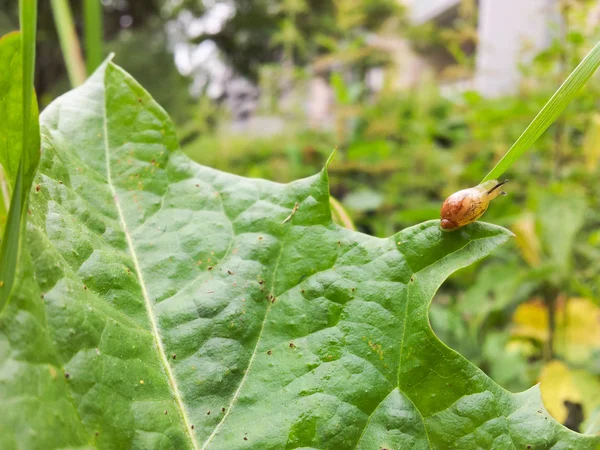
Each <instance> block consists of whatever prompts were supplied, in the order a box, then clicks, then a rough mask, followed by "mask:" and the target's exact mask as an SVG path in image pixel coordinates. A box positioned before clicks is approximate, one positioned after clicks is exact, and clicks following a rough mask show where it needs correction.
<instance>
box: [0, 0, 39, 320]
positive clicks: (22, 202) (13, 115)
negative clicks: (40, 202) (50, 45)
mask: <svg viewBox="0 0 600 450" xmlns="http://www.w3.org/2000/svg"><path fill="white" fill-rule="evenodd" d="M19 8H20V21H21V25H22V28H23V32H22V34H19V33H10V34H8V35H6V36H4V37H2V38H0V68H1V70H0V164H1V165H2V167H3V176H4V177H5V179H4V180H0V182H2V183H5V186H3V188H6V189H3V190H5V191H6V195H5V192H3V206H4V207H3V208H2V209H4V210H6V206H7V204H8V203H9V201H8V197H9V195H8V191H9V189H8V187H9V186H10V187H11V188H12V191H13V192H12V195H11V196H10V210H9V211H8V214H7V217H6V225H5V226H4V220H5V218H4V217H0V220H2V222H3V223H2V226H1V227H0V228H2V233H3V234H2V242H1V243H0V313H2V311H3V310H4V308H5V306H6V303H7V302H8V297H9V295H10V292H11V290H12V287H13V284H14V280H15V266H16V264H17V259H18V254H19V252H20V250H21V249H22V246H23V235H24V233H25V222H26V216H27V203H28V196H29V195H28V194H29V188H30V187H31V183H32V181H33V177H34V175H35V171H36V168H37V164H38V161H39V159H40V130H39V123H38V109H37V101H36V98H35V93H34V92H33V70H34V60H35V25H36V2H32V1H28V2H20V5H19ZM21 37H22V38H21ZM23 54H24V55H25V57H23ZM25 119H27V120H25Z"/></svg>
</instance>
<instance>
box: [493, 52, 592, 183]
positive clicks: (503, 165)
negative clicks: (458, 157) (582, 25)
mask: <svg viewBox="0 0 600 450" xmlns="http://www.w3.org/2000/svg"><path fill="white" fill-rule="evenodd" d="M598 66H600V42H599V43H598V44H596V46H595V47H594V48H593V49H592V50H591V51H590V52H589V53H588V54H587V56H586V57H585V58H584V59H583V60H582V61H581V62H580V63H579V65H578V66H577V67H576V68H575V70H574V71H573V72H572V73H571V75H569V77H568V78H567V79H566V80H565V82H564V83H563V84H562V85H561V86H560V87H559V88H558V90H557V91H556V92H555V93H554V95H553V96H552V97H551V98H550V100H548V103H546V104H545V105H544V107H543V108H542V110H541V111H540V112H539V113H538V115H537V116H535V118H534V119H533V121H532V122H531V123H530V124H529V126H528V127H527V128H526V129H525V131H524V132H523V134H521V136H519V139H517V141H516V142H515V143H514V144H513V146H512V147H511V148H510V149H509V150H508V152H506V154H505V155H504V156H503V157H502V159H501V160H500V161H498V163H497V164H496V166H495V167H494V168H493V169H492V170H491V171H490V173H488V174H487V175H486V176H485V178H484V179H483V181H487V180H494V179H498V178H499V177H500V176H501V175H502V174H503V173H504V172H506V170H508V169H509V168H510V166H512V165H513V164H514V163H515V161H516V160H517V159H519V158H520V157H521V156H522V155H523V153H524V152H525V150H527V149H529V148H530V147H531V146H532V145H533V144H534V143H535V141H536V140H537V139H538V138H539V137H540V136H541V135H542V133H544V131H546V130H547V129H548V127H549V126H550V125H552V123H553V122H554V121H555V120H556V119H557V118H558V116H559V115H560V114H561V113H562V112H563V111H564V110H565V108H566V107H567V106H568V105H569V103H571V100H573V98H574V97H575V95H576V94H577V92H578V91H579V90H580V89H581V88H582V87H583V85H584V84H585V83H587V81H588V80H589V79H590V77H591V76H592V75H593V74H594V72H595V71H596V69H598Z"/></svg>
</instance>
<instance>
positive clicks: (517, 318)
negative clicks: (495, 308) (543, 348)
mask: <svg viewBox="0 0 600 450" xmlns="http://www.w3.org/2000/svg"><path fill="white" fill-rule="evenodd" d="M598 324H600V308H599V307H598V306H596V305H595V304H594V303H593V302H592V301H590V300H588V299H585V298H570V299H568V301H564V300H563V301H560V302H559V303H558V305H557V308H556V329H555V331H554V348H555V351H556V354H557V355H559V356H560V357H561V358H562V359H563V360H565V361H569V362H571V363H579V364H581V363H585V362H587V361H589V360H590V358H591V357H592V355H593V354H594V353H596V352H597V351H598V350H599V349H600V326H598ZM512 336H513V338H518V339H531V340H533V341H535V342H538V343H540V344H543V343H546V342H548V339H549V325H548V309H547V307H546V305H545V304H544V303H543V302H541V301H537V300H534V301H530V302H528V303H523V304H521V305H519V307H518V308H517V309H516V311H515V313H514V315H513V329H512Z"/></svg>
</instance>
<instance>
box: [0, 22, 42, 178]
mask: <svg viewBox="0 0 600 450" xmlns="http://www.w3.org/2000/svg"><path fill="white" fill-rule="evenodd" d="M0 67H1V68H2V70H0V165H1V166H2V168H3V169H4V174H5V176H6V178H7V181H8V185H9V186H10V188H11V190H12V189H14V186H15V181H16V179H17V172H18V171H19V162H20V161H21V155H22V153H23V106H22V105H23V70H22V58H21V35H20V34H19V33H18V32H14V33H10V34H7V35H6V36H3V37H1V38H0ZM29 130H30V131H29V134H28V136H30V138H29V139H28V143H27V146H28V151H27V152H26V161H25V172H26V173H28V172H29V173H30V176H32V175H33V173H31V172H32V170H35V167H36V166H37V162H38V158H39V148H40V138H39V135H40V131H39V124H38V109H37V101H36V100H35V96H34V98H33V101H32V104H31V119H30V120H29ZM28 188H29V187H28Z"/></svg>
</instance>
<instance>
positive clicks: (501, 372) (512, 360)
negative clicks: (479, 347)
mask: <svg viewBox="0 0 600 450" xmlns="http://www.w3.org/2000/svg"><path fill="white" fill-rule="evenodd" d="M524 351H525V349H523V348H515V347H511V345H510V344H509V343H508V336H507V335H506V333H504V332H491V333H489V334H488V335H487V336H486V339H485V341H484V344H483V355H484V356H485V358H486V361H487V362H488V370H487V372H488V373H489V375H490V376H491V377H492V379H493V380H494V381H495V382H496V383H498V384H500V385H501V386H502V387H504V388H505V389H508V390H509V391H511V392H519V391H522V390H523V389H525V388H526V387H527V386H531V380H529V379H528V378H527V377H526V376H525V375H526V374H527V372H528V370H527V357H526V356H525V354H524Z"/></svg>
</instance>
